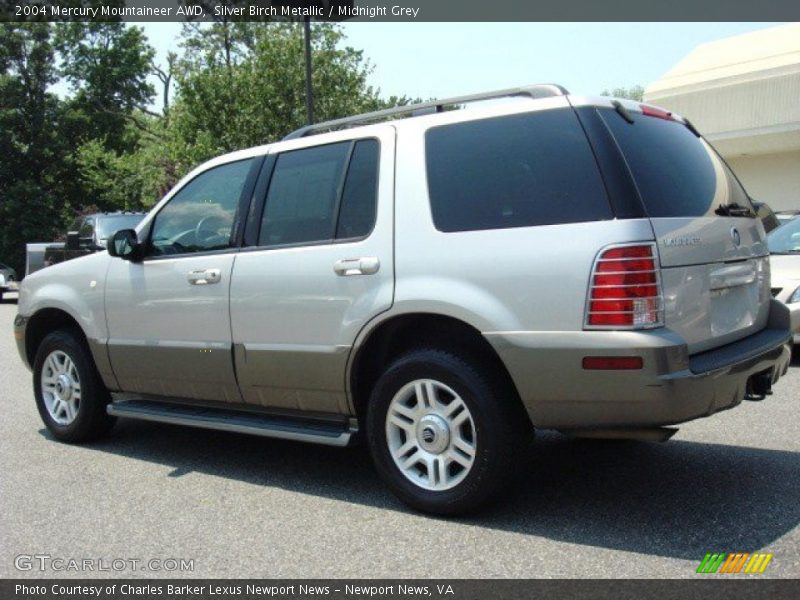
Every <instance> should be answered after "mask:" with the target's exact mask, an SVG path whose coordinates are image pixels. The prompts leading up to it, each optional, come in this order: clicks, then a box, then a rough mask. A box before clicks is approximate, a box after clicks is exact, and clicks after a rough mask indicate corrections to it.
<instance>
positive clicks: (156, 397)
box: [15, 85, 791, 514]
mask: <svg viewBox="0 0 800 600" xmlns="http://www.w3.org/2000/svg"><path fill="white" fill-rule="evenodd" d="M387 119H394V120H388V121H387ZM769 279H770V272H769V258H768V250H767V246H766V244H765V237H764V230H763V227H762V225H761V222H760V221H759V219H757V218H756V216H755V214H754V212H753V210H752V206H751V204H750V200H749V198H748V197H747V195H746V193H745V192H744V190H743V189H742V186H741V185H740V184H739V182H738V181H737V179H736V177H735V176H734V175H733V173H732V172H731V171H730V169H729V168H728V166H727V165H726V164H725V162H724V161H723V160H722V159H721V158H720V157H719V156H718V155H717V154H716V152H715V151H714V150H713V148H711V146H709V144H708V143H707V142H705V141H704V140H703V138H702V137H701V136H700V135H699V134H698V133H697V131H696V130H695V129H694V128H693V127H692V125H691V124H690V123H689V122H687V121H686V120H685V119H682V118H681V117H679V116H677V115H674V114H670V113H669V112H666V111H664V110H661V109H658V108H655V107H652V106H648V105H645V104H639V103H636V102H632V101H627V100H612V99H609V98H588V97H581V96H572V95H568V94H567V92H566V91H565V90H564V89H563V88H561V87H559V86H555V85H539V86H531V87H526V88H519V89H512V90H504V91H501V92H495V93H490V94H481V95H476V96H469V97H461V98H453V99H449V100H443V101H441V102H436V103H426V104H422V105H417V106H410V107H402V108H399V109H392V110H389V111H382V112H379V113H372V114H367V115H362V116H358V117H354V118H349V119H342V120H339V121H333V122H328V123H323V124H320V125H314V126H311V127H307V128H304V129H302V130H299V131H297V132H295V133H293V134H291V135H290V136H288V137H287V138H286V139H285V140H283V141H281V142H279V143H275V144H270V145H268V146H262V147H258V148H252V149H250V150H244V151H240V152H235V153H233V154H228V155H225V156H221V157H219V158H216V159H214V160H212V161H210V162H208V163H206V164H204V165H202V166H200V167H198V168H197V169H195V170H194V171H193V172H191V173H190V174H189V175H188V176H187V177H185V178H184V179H183V180H182V181H181V182H180V183H179V184H178V185H177V186H176V187H175V189H174V190H172V191H171V192H170V193H169V194H168V195H167V196H166V197H165V198H164V199H163V200H162V201H161V202H159V203H158V204H157V205H156V207H155V208H154V209H153V210H152V211H151V212H150V214H149V215H148V216H147V217H145V219H144V220H143V221H142V223H141V224H140V225H139V226H138V228H137V229H136V231H133V230H123V231H120V232H117V233H116V234H115V235H114V236H113V238H112V240H111V243H110V244H109V251H108V252H107V253H106V252H101V253H98V254H95V255H92V256H87V257H84V258H80V259H77V260H74V261H71V262H69V263H65V264H60V265H57V266H55V267H52V268H49V269H46V270H45V271H42V272H39V273H36V274H34V275H32V276H30V277H28V278H26V279H25V281H24V282H23V284H22V289H21V293H20V300H19V316H18V317H17V319H16V321H15V326H16V331H15V335H16V338H17V340H18V343H19V350H20V354H21V356H22V358H23V360H24V361H25V362H26V363H27V364H28V365H30V367H31V369H32V370H33V375H34V377H33V381H34V388H35V395H36V403H37V406H38V409H39V412H40V414H41V417H42V419H43V420H44V422H45V424H46V425H47V427H48V429H49V430H50V432H51V433H52V435H53V436H54V437H55V438H57V439H59V440H63V441H66V442H83V441H86V440H88V439H91V438H94V437H96V436H98V435H100V434H103V433H105V432H106V431H107V430H108V429H109V428H110V427H111V426H112V424H113V423H114V420H115V417H129V418H136V419H146V420H151V421H160V422H166V423H174V424H181V425H189V426H194V427H204V428H211V429H222V430H227V431H235V432H242V433H251V434H257V435H263V436H269V437H277V438H284V439H291V440H302V441H309V442H318V443H322V444H329V445H333V446H344V445H346V444H349V443H351V442H352V441H354V440H355V439H357V438H358V437H360V436H357V434H362V435H363V437H365V438H366V440H367V442H368V444H369V447H370V450H371V453H372V456H373V457H374V461H375V464H376V467H377V470H378V471H379V472H380V474H381V476H382V477H383V478H384V479H385V480H386V482H387V483H388V485H389V486H390V487H391V488H392V489H393V490H394V492H395V493H396V494H397V495H398V496H399V497H400V498H401V499H402V500H404V501H405V502H407V503H408V504H410V505H412V506H414V507H416V508H418V509H421V510H425V511H430V512H436V513H442V514H454V513H462V512H465V511H468V510H471V509H475V508H476V507H478V506H479V505H481V504H483V503H484V502H485V501H487V500H488V499H489V498H490V497H492V496H493V495H496V493H497V492H498V491H500V490H502V489H503V482H504V481H505V480H506V477H507V476H508V475H509V473H510V472H511V471H512V469H513V468H514V463H515V460H516V459H517V458H518V457H520V456H522V455H524V454H525V453H524V452H523V450H524V449H526V443H527V442H528V441H529V440H530V439H531V437H532V434H533V428H534V427H537V428H546V429H556V430H561V431H564V432H567V433H570V434H572V435H578V436H602V437H624V438H638V439H666V438H668V437H669V436H670V435H671V434H672V433H674V431H675V430H674V429H667V428H665V427H664V426H665V425H670V424H674V423H680V422H683V421H687V420H690V419H695V418H698V417H705V416H708V415H711V414H713V413H715V412H717V411H720V410H724V409H728V408H731V407H734V406H736V405H737V404H739V403H740V402H741V401H742V399H762V398H764V397H765V396H766V395H767V394H769V393H770V387H771V385H772V384H773V383H775V381H776V380H777V379H778V378H779V377H780V376H781V375H783V374H784V373H785V372H786V369H787V368H788V364H789V358H790V346H789V345H788V344H789V342H790V340H791V335H790V326H789V321H790V319H789V315H788V312H787V309H786V308H785V306H783V305H782V304H780V303H779V302H777V301H775V300H773V299H772V298H771V296H770V287H769Z"/></svg>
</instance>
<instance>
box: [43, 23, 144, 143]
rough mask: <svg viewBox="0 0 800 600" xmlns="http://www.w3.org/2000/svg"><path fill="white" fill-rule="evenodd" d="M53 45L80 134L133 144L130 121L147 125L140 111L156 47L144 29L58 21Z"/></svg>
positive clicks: (105, 140)
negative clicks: (79, 127) (59, 61)
mask: <svg viewBox="0 0 800 600" xmlns="http://www.w3.org/2000/svg"><path fill="white" fill-rule="evenodd" d="M55 46H56V48H57V50H58V52H59V55H60V56H61V74H62V75H63V76H64V78H65V79H66V80H67V81H68V82H69V84H70V86H71V88H72V91H73V93H74V96H73V98H72V99H71V100H70V105H71V108H72V110H73V111H74V115H75V116H76V117H77V116H79V115H80V116H82V117H83V123H82V125H83V127H82V130H83V135H82V136H81V139H82V140H83V141H86V140H89V139H98V140H102V142H103V144H104V145H105V147H106V148H108V149H110V150H116V151H123V150H129V149H131V148H132V147H133V146H135V144H136V139H137V138H136V136H135V135H134V136H131V135H130V132H131V131H132V130H131V129H130V128H129V127H128V125H134V126H135V127H136V128H137V129H140V130H146V126H147V123H146V122H145V121H143V120H142V119H141V118H140V117H139V114H140V113H143V112H147V107H148V105H149V103H150V101H151V100H152V98H153V96H154V95H155V90H154V89H153V86H152V85H151V84H150V83H149V82H148V81H147V78H148V76H149V75H150V73H151V71H152V60H153V57H154V55H155V51H154V50H153V48H151V47H150V45H149V44H148V43H147V38H146V37H145V35H144V31H143V30H142V29H141V28H139V27H131V26H126V25H124V24H123V23H62V24H59V25H58V27H57V29H56V35H55ZM134 133H135V132H134Z"/></svg>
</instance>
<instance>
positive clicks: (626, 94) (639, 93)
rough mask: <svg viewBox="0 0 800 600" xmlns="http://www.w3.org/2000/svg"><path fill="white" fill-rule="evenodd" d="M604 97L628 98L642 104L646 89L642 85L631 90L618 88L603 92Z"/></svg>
mask: <svg viewBox="0 0 800 600" xmlns="http://www.w3.org/2000/svg"><path fill="white" fill-rule="evenodd" d="M602 95H603V96H612V97H614V98H627V99H629V100H635V101H636V102H641V101H642V99H643V98H644V88H643V87H642V86H640V85H634V86H633V87H630V88H624V87H618V88H614V89H613V90H607V89H606V90H603V93H602Z"/></svg>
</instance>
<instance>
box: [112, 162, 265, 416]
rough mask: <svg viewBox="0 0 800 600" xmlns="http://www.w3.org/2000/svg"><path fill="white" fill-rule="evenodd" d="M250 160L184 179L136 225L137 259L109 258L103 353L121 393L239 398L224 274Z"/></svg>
mask: <svg viewBox="0 0 800 600" xmlns="http://www.w3.org/2000/svg"><path fill="white" fill-rule="evenodd" d="M256 163H260V159H246V160H240V161H237V162H230V163H226V164H222V165H219V166H216V167H213V168H210V169H207V170H205V171H203V172H201V173H200V174H198V175H197V176H196V177H194V178H192V179H191V180H190V181H188V182H187V183H186V184H185V185H183V186H182V187H181V188H180V189H179V190H178V191H177V192H176V193H175V194H173V195H172V197H171V198H170V199H169V201H167V202H166V203H165V204H164V205H163V206H162V207H161V208H160V209H159V211H158V213H157V214H156V215H155V217H154V219H152V220H151V221H150V222H149V223H148V224H147V225H146V226H145V227H144V229H143V232H149V234H148V239H147V242H146V244H145V246H146V251H145V252H146V256H145V257H144V260H142V261H141V262H129V261H126V260H121V259H114V260H112V261H111V265H110V267H109V272H108V276H107V279H106V314H107V319H108V330H109V341H108V351H109V356H110V359H111V364H112V367H113V369H114V373H115V375H116V377H117V381H118V382H119V385H120V387H121V388H122V390H123V391H125V392H135V393H141V394H153V395H158V396H166V397H174V398H187V399H195V400H214V401H222V402H241V396H240V394H239V391H238V388H237V385H236V378H235V374H234V371H233V364H232V359H231V327H230V318H229V299H230V283H231V279H230V278H231V272H232V269H233V263H234V258H235V256H236V250H237V248H236V246H237V243H236V235H235V231H234V230H235V227H234V223H236V222H237V220H238V219H237V215H238V212H240V204H241V203H242V201H243V199H244V197H245V196H247V194H248V193H251V189H250V190H248V188H249V187H251V182H252V181H253V180H254V173H253V171H254V170H256V169H257V168H258V164H256ZM140 235H145V234H144V233H142V234H140Z"/></svg>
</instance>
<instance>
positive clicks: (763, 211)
mask: <svg viewBox="0 0 800 600" xmlns="http://www.w3.org/2000/svg"><path fill="white" fill-rule="evenodd" d="M752 204H753V208H754V209H755V211H756V215H758V218H759V219H761V224H762V225H763V226H764V231H765V232H767V233H769V232H770V231H773V230H774V229H777V228H778V227H780V226H781V222H780V221H779V220H778V217H777V216H776V215H775V213H774V212H772V209H771V208H770V207H769V204H767V203H766V202H756V201H752Z"/></svg>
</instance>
